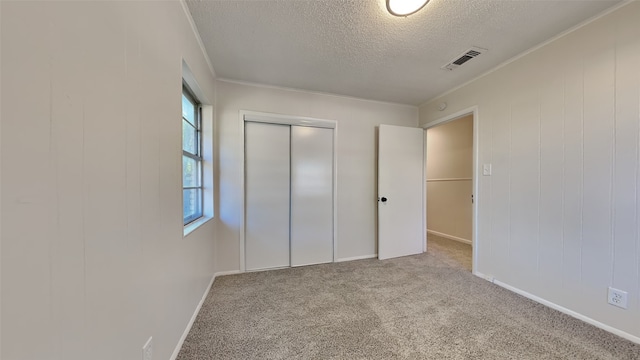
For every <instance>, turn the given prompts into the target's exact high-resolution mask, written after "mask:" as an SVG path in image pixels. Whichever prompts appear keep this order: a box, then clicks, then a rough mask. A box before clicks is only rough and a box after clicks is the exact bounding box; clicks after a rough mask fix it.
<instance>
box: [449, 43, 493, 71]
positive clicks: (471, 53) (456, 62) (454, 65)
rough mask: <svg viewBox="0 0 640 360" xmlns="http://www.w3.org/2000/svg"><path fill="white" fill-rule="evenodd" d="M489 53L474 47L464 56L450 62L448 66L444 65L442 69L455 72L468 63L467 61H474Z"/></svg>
mask: <svg viewBox="0 0 640 360" xmlns="http://www.w3.org/2000/svg"><path fill="white" fill-rule="evenodd" d="M485 51H487V49H482V48H479V47H472V48H471V49H469V50H467V51H465V52H464V54H462V55H459V56H457V57H456V58H455V59H453V60H452V61H450V62H449V63H448V64H446V65H444V66H443V67H442V69H444V70H454V69H456V68H458V67H459V66H461V65H462V64H464V63H466V62H467V61H469V60H471V59H473V58H474V57H476V56H478V55H480V54H482V53H483V52H485Z"/></svg>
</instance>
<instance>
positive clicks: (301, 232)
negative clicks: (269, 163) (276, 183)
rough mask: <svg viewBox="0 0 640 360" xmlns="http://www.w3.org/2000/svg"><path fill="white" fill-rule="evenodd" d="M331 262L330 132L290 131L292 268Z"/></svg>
mask: <svg viewBox="0 0 640 360" xmlns="http://www.w3.org/2000/svg"><path fill="white" fill-rule="evenodd" d="M332 261H333V129H324V128H313V127H300V126H292V127H291V266H301V265H310V264H319V263H327V262H332Z"/></svg>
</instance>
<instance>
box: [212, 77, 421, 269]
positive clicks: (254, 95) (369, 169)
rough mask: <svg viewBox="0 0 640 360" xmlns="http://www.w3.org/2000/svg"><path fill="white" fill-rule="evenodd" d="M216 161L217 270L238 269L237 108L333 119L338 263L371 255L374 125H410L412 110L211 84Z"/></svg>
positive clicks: (239, 157)
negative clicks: (214, 102) (214, 94)
mask: <svg viewBox="0 0 640 360" xmlns="http://www.w3.org/2000/svg"><path fill="white" fill-rule="evenodd" d="M217 91H218V98H217V112H218V113H217V118H218V121H219V131H218V138H217V142H218V144H219V157H220V159H219V160H220V161H219V164H220V181H219V185H220V190H219V193H220V223H219V224H218V225H219V226H218V233H217V239H218V258H217V262H218V271H233V270H239V268H240V251H239V249H240V246H239V241H240V223H239V221H240V214H241V211H242V203H241V196H242V191H243V189H242V188H241V186H240V180H241V170H242V162H243V159H242V152H241V150H242V139H241V138H240V134H241V133H240V131H241V120H240V116H239V111H240V110H248V111H259V112H269V113H276V114H283V115H295V116H304V117H313V118H319V119H327V120H336V121H337V124H338V126H337V134H338V135H337V144H338V145H337V146H338V154H337V162H338V170H337V171H338V183H337V191H338V204H337V206H338V209H337V211H338V223H337V224H336V225H337V227H338V228H337V231H338V239H337V240H338V249H337V250H338V251H337V252H338V259H345V258H351V257H358V256H368V255H374V254H376V252H377V248H376V208H377V202H376V196H377V190H376V126H378V125H379V124H392V125H403V126H416V125H417V122H418V109H417V108H416V107H414V106H407V105H396V104H387V103H380V102H374V101H366V100H359V99H353V98H346V97H340V96H333V95H323V94H317V93H311V92H302V91H294V90H285V89H276V88H270V87H261V86H252V85H244V84H237V83H230V82H224V81H218V82H217Z"/></svg>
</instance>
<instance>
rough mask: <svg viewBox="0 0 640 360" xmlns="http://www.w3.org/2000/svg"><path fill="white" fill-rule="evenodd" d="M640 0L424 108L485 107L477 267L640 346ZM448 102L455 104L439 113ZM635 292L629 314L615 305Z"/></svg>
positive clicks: (432, 115)
mask: <svg viewBox="0 0 640 360" xmlns="http://www.w3.org/2000/svg"><path fill="white" fill-rule="evenodd" d="M638 19H640V2H631V3H630V4H629V5H626V6H624V7H623V8H621V9H619V10H617V11H615V12H613V13H611V14H609V15H607V16H605V17H602V18H600V19H598V20H596V21H594V22H592V23H590V24H588V25H587V26H584V27H582V28H580V29H578V30H577V31H574V32H572V33H569V34H568V35H566V36H564V37H562V38H560V39H558V40H556V41H554V42H551V43H549V44H548V45H546V46H544V47H542V48H540V49H538V50H536V51H534V52H532V53H530V54H528V55H525V56H524V57H521V58H520V59H518V60H516V61H514V62H512V63H510V64H508V65H506V66H504V67H502V68H500V69H499V70H497V71H495V72H492V73H490V74H488V75H486V76H484V77H482V78H480V79H478V80H476V81H474V82H472V83H470V84H468V85H466V86H464V87H462V88H460V89H457V90H455V91H453V92H451V93H449V94H446V95H444V96H442V97H440V98H437V99H434V100H433V101H430V102H428V103H425V104H424V105H422V106H421V107H420V122H421V123H423V124H424V123H428V122H431V121H434V120H436V119H439V118H442V117H444V116H447V115H449V114H452V113H455V112H457V111H461V110H463V109H466V108H469V107H470V106H474V105H477V106H478V111H479V116H478V118H477V119H476V120H477V121H479V132H480V135H479V136H480V144H479V146H480V147H479V163H480V164H483V163H492V164H493V175H492V176H491V177H485V176H481V177H480V179H479V181H480V182H479V194H478V214H479V219H478V221H479V223H478V231H479V235H478V248H477V251H478V261H477V266H478V271H479V272H481V273H483V274H485V275H489V276H495V278H496V279H497V280H499V281H501V282H503V283H506V284H508V285H511V286H513V287H516V288H519V289H521V290H524V291H526V292H528V293H530V294H533V295H535V296H538V297H540V298H542V299H544V300H547V301H551V302H553V303H555V304H557V305H560V306H563V307H565V308H568V309H570V310H573V311H575V312H577V313H579V314H582V315H584V316H587V317H589V318H591V319H593V320H596V321H598V322H601V323H603V324H606V325H609V326H612V327H614V328H616V329H618V330H621V331H623V332H625V333H626V334H627V335H630V336H635V340H636V341H640V300H639V299H640V274H639V273H640V270H639V269H640V240H639V237H638V235H639V226H640V221H639V219H638V216H639V215H640V212H639V211H638V206H639V205H640V202H639V201H638V190H639V189H640V184H639V181H640V178H639V177H638V170H640V166H639V158H638V150H639V145H640V142H639V139H638V134H639V132H640V121H639V118H640V114H639V111H640V21H638ZM444 101H446V102H447V103H448V105H449V106H448V108H447V110H446V111H444V112H440V111H438V105H439V104H440V103H441V102H444ZM608 286H614V287H616V288H619V289H622V290H625V291H628V293H629V309H628V310H621V309H619V308H616V307H613V306H611V305H608V304H607V287H608Z"/></svg>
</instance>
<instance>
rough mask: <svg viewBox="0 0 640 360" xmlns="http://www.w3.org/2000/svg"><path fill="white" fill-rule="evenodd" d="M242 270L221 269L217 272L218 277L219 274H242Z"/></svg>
mask: <svg viewBox="0 0 640 360" xmlns="http://www.w3.org/2000/svg"><path fill="white" fill-rule="evenodd" d="M241 272H242V271H240V270H228V271H219V272H217V273H216V277H218V276H225V275H235V274H240V273H241Z"/></svg>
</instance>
